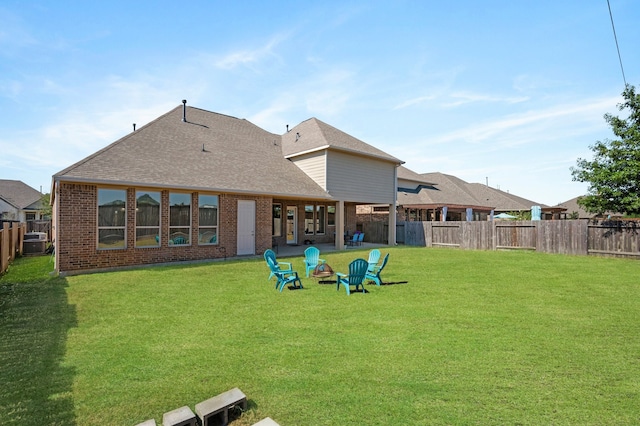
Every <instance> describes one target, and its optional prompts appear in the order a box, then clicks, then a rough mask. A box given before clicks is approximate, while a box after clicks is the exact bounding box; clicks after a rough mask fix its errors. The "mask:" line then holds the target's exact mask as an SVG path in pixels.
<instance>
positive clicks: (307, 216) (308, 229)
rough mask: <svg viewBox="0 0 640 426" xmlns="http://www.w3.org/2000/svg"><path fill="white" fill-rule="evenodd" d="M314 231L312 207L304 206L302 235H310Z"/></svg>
mask: <svg viewBox="0 0 640 426" xmlns="http://www.w3.org/2000/svg"><path fill="white" fill-rule="evenodd" d="M313 231H314V222H313V206H311V205H306V206H304V233H305V234H306V235H312V234H313Z"/></svg>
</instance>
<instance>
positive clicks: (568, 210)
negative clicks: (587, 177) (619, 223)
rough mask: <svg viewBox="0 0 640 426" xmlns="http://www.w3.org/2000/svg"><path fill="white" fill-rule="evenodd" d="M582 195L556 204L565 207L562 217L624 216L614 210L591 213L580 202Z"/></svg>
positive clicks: (606, 217) (595, 217) (607, 217)
mask: <svg viewBox="0 0 640 426" xmlns="http://www.w3.org/2000/svg"><path fill="white" fill-rule="evenodd" d="M580 197H581V196H578V197H575V198H572V199H570V200H567V201H565V202H564V203H560V204H558V205H557V206H556V207H558V208H562V209H563V212H562V214H561V218H562V219H609V218H613V217H616V218H620V217H622V216H623V214H622V213H614V212H606V213H605V214H597V213H589V212H587V211H586V210H585V209H583V208H582V206H580V205H579V204H578V199H580Z"/></svg>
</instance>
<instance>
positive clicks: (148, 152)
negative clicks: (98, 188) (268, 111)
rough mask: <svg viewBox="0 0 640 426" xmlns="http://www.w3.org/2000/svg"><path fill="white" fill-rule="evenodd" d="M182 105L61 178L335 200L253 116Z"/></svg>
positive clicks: (57, 175)
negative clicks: (184, 110) (250, 119)
mask: <svg viewBox="0 0 640 426" xmlns="http://www.w3.org/2000/svg"><path fill="white" fill-rule="evenodd" d="M182 118H183V106H182V105H181V106H178V107H176V108H174V109H173V110H171V111H169V112H168V113H166V114H164V115H163V116H161V117H159V118H157V119H156V120H154V121H152V122H150V123H149V124H147V125H145V126H143V127H141V128H140V129H138V130H136V131H134V132H132V133H130V134H128V135H127V136H125V137H123V138H121V139H120V140H118V141H116V142H114V143H112V144H111V145H109V146H107V147H105V148H104V149H102V150H100V151H98V152H96V153H94V154H93V155H90V156H89V157H87V158H85V159H83V160H81V161H79V162H77V163H76V164H74V165H72V166H70V167H68V168H66V169H64V170H62V171H61V172H59V173H57V174H55V175H54V180H64V181H77V182H91V183H102V184H127V185H134V186H149V187H171V188H178V189H190V190H209V191H219V192H234V193H252V194H265V195H270V196H283V197H288V196H290V197H302V196H304V197H306V198H317V199H331V196H330V195H329V194H328V193H327V192H325V191H324V190H323V189H322V188H321V187H320V186H319V185H317V184H316V183H315V182H314V181H313V180H312V179H311V178H310V177H309V176H307V175H306V174H305V173H304V172H302V170H300V169H299V168H298V167H297V166H296V165H295V164H293V163H292V162H291V161H289V160H287V159H285V158H284V157H283V153H282V137H281V136H279V135H276V134H273V133H270V132H267V131H266V130H263V129H261V128H259V127H258V126H256V125H254V124H252V123H250V122H249V121H247V120H244V119H239V118H235V117H231V116H227V115H223V114H217V113H213V112H210V111H205V110H202V109H199V108H194V107H186V122H183V121H182Z"/></svg>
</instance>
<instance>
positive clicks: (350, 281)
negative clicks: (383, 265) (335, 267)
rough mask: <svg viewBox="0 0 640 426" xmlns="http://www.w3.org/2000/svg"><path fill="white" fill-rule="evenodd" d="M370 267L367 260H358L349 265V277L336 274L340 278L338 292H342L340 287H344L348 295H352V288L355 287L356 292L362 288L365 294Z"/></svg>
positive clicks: (337, 285) (337, 286)
mask: <svg viewBox="0 0 640 426" xmlns="http://www.w3.org/2000/svg"><path fill="white" fill-rule="evenodd" d="M368 267H369V263H368V262H367V261H366V260H364V259H356V260H354V261H353V262H351V263H350V264H349V275H345V274H341V273H340V272H336V276H337V278H338V280H337V284H336V290H340V285H342V286H344V288H345V290H347V295H350V294H351V289H350V287H351V286H355V287H356V291H358V289H359V288H362V292H363V293H364V292H365V291H364V277H365V276H366V274H367V268H368Z"/></svg>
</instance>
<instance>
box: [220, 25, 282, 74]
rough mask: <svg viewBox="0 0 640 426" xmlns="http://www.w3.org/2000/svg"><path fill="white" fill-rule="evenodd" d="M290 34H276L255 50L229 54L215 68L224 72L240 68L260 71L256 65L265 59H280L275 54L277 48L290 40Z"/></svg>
mask: <svg viewBox="0 0 640 426" xmlns="http://www.w3.org/2000/svg"><path fill="white" fill-rule="evenodd" d="M289 36H290V35H289V34H286V33H283V34H276V35H275V36H273V37H272V38H271V39H269V40H268V41H267V43H266V44H264V45H263V46H259V47H257V48H254V49H244V50H238V51H235V52H231V53H228V54H227V55H225V56H224V57H222V58H219V59H217V60H216V61H215V66H216V67H217V68H220V69H223V70H232V69H234V68H236V67H238V66H245V67H249V68H251V69H253V70H259V68H258V67H255V66H254V65H256V64H258V63H259V62H262V61H263V60H264V59H265V58H269V57H270V58H279V56H278V55H277V54H276V53H275V51H276V48H277V47H278V46H279V45H280V44H281V43H283V42H285V41H286V40H287V39H288V38H289Z"/></svg>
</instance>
